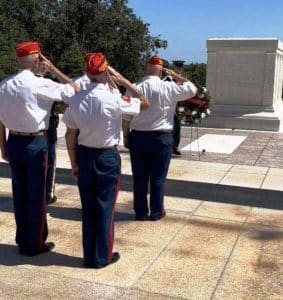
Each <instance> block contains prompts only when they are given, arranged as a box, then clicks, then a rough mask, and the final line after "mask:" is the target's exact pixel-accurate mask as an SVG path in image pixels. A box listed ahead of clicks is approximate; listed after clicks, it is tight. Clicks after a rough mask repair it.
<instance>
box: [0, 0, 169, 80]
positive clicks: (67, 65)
mask: <svg viewBox="0 0 283 300" xmlns="http://www.w3.org/2000/svg"><path fill="white" fill-rule="evenodd" d="M127 4H128V2H127V0H77V1H73V0H61V1H58V0H26V1H21V0H2V1H0V24H1V25H0V36H1V38H2V40H1V42H3V43H1V47H0V64H1V73H0V79H1V77H3V76H6V75H8V74H11V73H13V72H14V71H15V58H14V56H15V51H14V48H15V45H16V43H17V42H19V41H23V40H29V39H31V40H38V41H40V43H41V44H42V48H43V51H44V53H46V55H47V56H48V57H50V59H51V60H52V61H54V63H55V64H58V65H59V66H60V67H61V68H62V70H63V71H64V72H66V73H67V74H68V75H72V76H75V75H78V74H79V73H82V71H83V70H82V63H81V62H82V60H81V59H82V57H83V56H84V54H85V53H87V52H97V51H101V52H103V53H104V54H105V55H106V57H107V59H108V61H109V62H110V64H112V65H113V66H114V67H116V68H117V69H118V70H119V71H121V72H122V73H123V74H125V75H126V76H127V77H129V78H130V79H131V80H135V79H137V78H138V77H140V76H141V74H142V71H143V64H144V63H145V61H146V60H147V59H148V57H149V56H150V55H151V54H152V53H154V52H156V51H157V50H158V49H160V48H166V46H167V42H166V41H165V40H162V39H161V38H160V36H157V37H153V36H151V35H150V33H149V24H145V23H144V22H143V21H142V20H141V19H140V18H138V17H137V16H136V15H135V14H134V13H133V10H132V9H131V8H129V7H127ZM10 66H13V67H10Z"/></svg>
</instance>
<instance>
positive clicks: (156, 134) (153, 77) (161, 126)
mask: <svg viewBox="0 0 283 300" xmlns="http://www.w3.org/2000/svg"><path fill="white" fill-rule="evenodd" d="M162 70H163V61H162V60H161V59H160V58H159V57H158V56H153V57H152V58H151V59H150V60H149V62H148V64H147V66H146V70H145V76H144V77H143V78H142V80H141V81H140V82H138V83H137V85H136V87H137V89H138V90H140V91H141V93H142V94H143V95H145V96H146V97H147V98H148V100H149V104H150V106H149V109H148V110H146V111H142V112H141V113H140V114H139V115H137V116H133V117H127V116H125V117H124V120H123V131H124V141H125V146H129V149H130V156H131V163H132V171H133V179H134V210H135V213H136V220H140V221H145V220H147V219H148V217H149V218H150V220H153V221H155V220H159V219H161V218H163V217H164V216H165V210H164V204H163V202H164V201H163V198H164V184H165V179H166V176H167V172H168V167H169V163H170V158H171V153H172V128H173V118H174V113H175V108H176V104H177V102H178V101H182V100H184V99H188V98H192V97H194V96H195V94H196V92H197V88H196V87H195V86H194V84H193V83H192V82H190V81H189V80H187V79H185V78H183V77H182V76H181V75H178V74H176V73H175V72H174V71H172V70H168V69H165V71H166V72H167V75H170V76H172V77H173V79H175V80H176V81H178V82H179V84H176V83H175V82H173V81H172V82H167V81H163V80H161V75H162ZM127 139H128V140H127ZM149 183H150V209H149V207H148V202H147V192H148V185H149ZM149 212H150V216H148V213H149Z"/></svg>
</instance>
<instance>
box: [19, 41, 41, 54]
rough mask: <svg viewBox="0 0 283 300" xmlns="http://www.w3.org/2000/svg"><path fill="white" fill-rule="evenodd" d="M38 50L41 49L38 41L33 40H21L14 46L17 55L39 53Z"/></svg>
mask: <svg viewBox="0 0 283 300" xmlns="http://www.w3.org/2000/svg"><path fill="white" fill-rule="evenodd" d="M40 51H41V49H40V45H39V43H38V42H33V41H30V42H23V43H19V44H17V46H16V52H17V56H18V57H23V56H26V55H30V54H34V53H39V52H40Z"/></svg>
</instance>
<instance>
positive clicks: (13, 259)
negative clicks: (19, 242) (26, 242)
mask: <svg viewBox="0 0 283 300" xmlns="http://www.w3.org/2000/svg"><path fill="white" fill-rule="evenodd" d="M55 249H56V248H55ZM0 265H4V266H18V265H35V266H52V265H55V266H66V267H72V268H83V259H82V258H80V257H75V256H69V255H65V254H61V253H57V252H49V253H44V254H40V255H38V256H34V257H28V256H24V255H19V254H18V247H17V246H14V245H7V244H0Z"/></svg>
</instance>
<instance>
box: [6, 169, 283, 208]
mask: <svg viewBox="0 0 283 300" xmlns="http://www.w3.org/2000/svg"><path fill="white" fill-rule="evenodd" d="M0 170H1V171H0V177H7V178H10V170H9V166H8V164H6V163H0ZM56 182H57V183H60V184H66V185H76V180H75V178H73V177H72V176H71V170H69V169H63V168H57V169H56ZM132 183H133V181H132V176H131V175H125V174H124V175H122V178H121V186H120V190H121V191H129V192H131V191H132ZM165 195H166V196H171V197H181V198H188V199H198V200H204V201H211V202H220V203H231V204H239V205H246V206H255V207H263V208H272V209H283V200H282V199H283V192H282V191H276V190H267V189H257V188H248V187H241V186H231V185H223V184H214V183H206V182H194V181H183V180H176V179H167V180H166V185H165Z"/></svg>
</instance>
